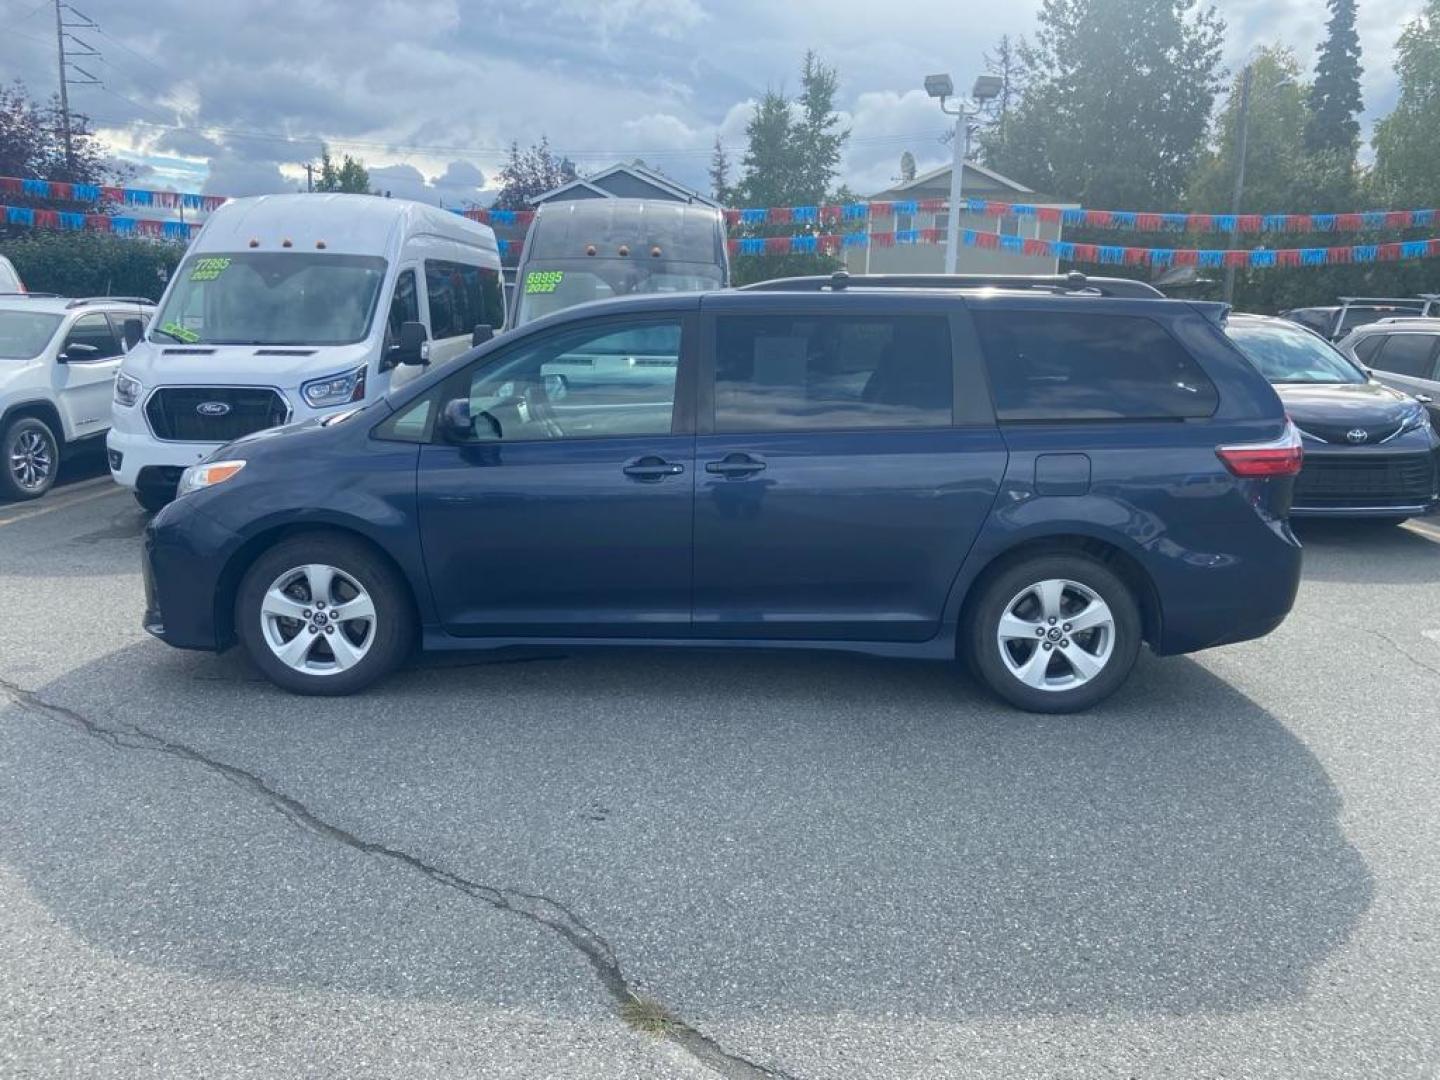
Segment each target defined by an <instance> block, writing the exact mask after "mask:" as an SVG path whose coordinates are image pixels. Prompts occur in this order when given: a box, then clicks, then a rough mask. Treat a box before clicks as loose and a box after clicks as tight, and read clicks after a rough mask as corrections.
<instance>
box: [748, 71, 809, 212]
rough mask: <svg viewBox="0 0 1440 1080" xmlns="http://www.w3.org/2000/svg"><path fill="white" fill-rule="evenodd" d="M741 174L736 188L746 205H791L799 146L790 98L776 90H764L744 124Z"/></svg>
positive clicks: (792, 202) (797, 166)
mask: <svg viewBox="0 0 1440 1080" xmlns="http://www.w3.org/2000/svg"><path fill="white" fill-rule="evenodd" d="M745 140H746V146H745V156H744V157H742V158H741V159H740V164H741V166H742V167H743V168H744V170H745V171H744V174H743V175H742V176H741V178H740V183H739V184H738V185H737V190H738V192H739V194H740V198H741V202H742V203H743V204H744V205H745V206H792V205H794V203H795V202H796V200H795V199H794V198H793V197H792V195H793V192H794V190H795V176H796V171H797V169H798V168H799V157H800V154H799V148H798V146H797V145H796V143H797V141H798V140H797V139H796V138H795V125H794V121H793V120H792V119H791V116H790V101H789V99H787V98H786V97H785V95H784V94H782V93H780V92H779V91H776V90H766V91H765V94H764V96H763V97H761V99H760V101H759V103H758V104H757V105H756V106H755V113H754V115H753V116H751V117H750V121H749V123H747V124H746V125H745Z"/></svg>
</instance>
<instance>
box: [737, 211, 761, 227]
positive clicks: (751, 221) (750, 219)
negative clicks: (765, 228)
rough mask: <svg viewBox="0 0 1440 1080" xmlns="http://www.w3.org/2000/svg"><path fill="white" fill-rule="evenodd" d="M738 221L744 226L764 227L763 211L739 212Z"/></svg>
mask: <svg viewBox="0 0 1440 1080" xmlns="http://www.w3.org/2000/svg"><path fill="white" fill-rule="evenodd" d="M740 221H741V222H742V223H743V224H745V225H764V224H765V211H764V210H741V211H740Z"/></svg>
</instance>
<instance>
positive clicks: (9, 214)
mask: <svg viewBox="0 0 1440 1080" xmlns="http://www.w3.org/2000/svg"><path fill="white" fill-rule="evenodd" d="M5 220H6V222H8V223H9V224H11V225H34V224H35V211H34V210H31V209H30V208H29V207H28V206H7V207H6V208H5Z"/></svg>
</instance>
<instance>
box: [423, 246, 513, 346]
mask: <svg viewBox="0 0 1440 1080" xmlns="http://www.w3.org/2000/svg"><path fill="white" fill-rule="evenodd" d="M425 292H426V294H427V300H428V303H429V307H430V336H431V337H433V338H450V337H461V336H464V337H469V336H470V335H471V334H472V333H473V332H474V330H475V327H476V326H478V325H480V324H481V323H484V324H487V325H489V326H492V327H494V328H495V329H496V330H499V329H501V328H502V327H503V326H504V325H505V296H504V290H503V287H502V286H501V284H500V271H499V270H496V269H493V268H491V267H488V266H471V265H470V264H468V263H457V262H442V261H437V260H434V259H426V260H425Z"/></svg>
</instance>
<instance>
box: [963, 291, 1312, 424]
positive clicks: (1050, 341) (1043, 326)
mask: <svg viewBox="0 0 1440 1080" xmlns="http://www.w3.org/2000/svg"><path fill="white" fill-rule="evenodd" d="M975 327H976V329H977V330H978V331H979V334H980V341H981V344H982V345H983V347H984V350H985V359H986V362H987V364H988V365H989V370H990V385H991V388H992V391H993V393H994V395H995V411H996V415H997V416H998V417H999V418H1000V419H1001V420H1010V421H1022V420H1037V421H1043V420H1174V419H1183V418H1187V417H1203V416H1210V415H1211V414H1212V413H1214V412H1215V408H1216V406H1217V405H1218V404H1219V395H1218V394H1217V393H1216V390H1215V385H1214V384H1213V383H1212V382H1211V381H1210V380H1209V378H1207V377H1206V375H1205V373H1204V372H1203V371H1201V370H1200V366H1199V365H1198V364H1197V363H1196V362H1195V360H1194V359H1193V358H1192V357H1191V356H1190V354H1189V353H1187V352H1186V351H1185V349H1184V348H1183V347H1182V346H1181V345H1180V343H1179V342H1177V341H1176V340H1175V339H1174V338H1172V337H1171V336H1170V335H1169V333H1167V332H1166V330H1165V329H1164V328H1163V327H1162V326H1160V324H1159V323H1156V322H1154V321H1152V320H1150V319H1147V318H1143V317H1140V316H1131V315H1101V314H1084V313H1071V312H1059V311H1033V310H1027V311H993V310H992V311H984V310H981V311H977V312H975ZM1296 332H1297V333H1304V331H1296Z"/></svg>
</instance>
